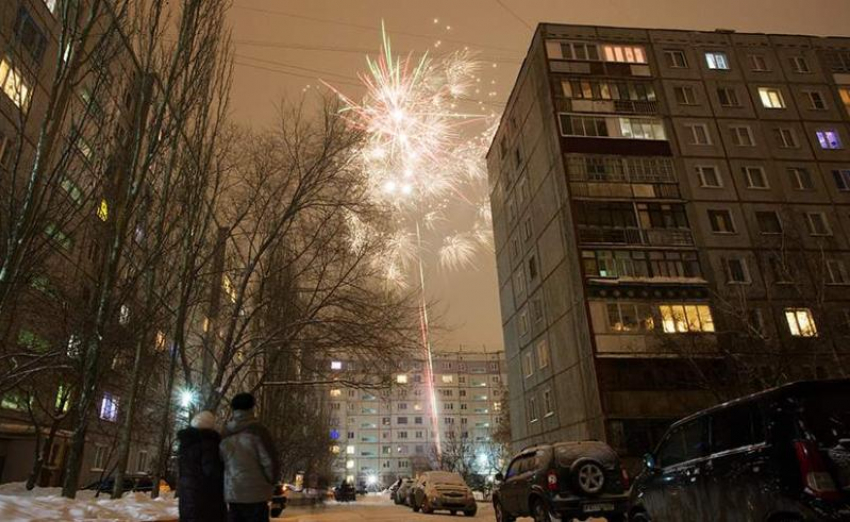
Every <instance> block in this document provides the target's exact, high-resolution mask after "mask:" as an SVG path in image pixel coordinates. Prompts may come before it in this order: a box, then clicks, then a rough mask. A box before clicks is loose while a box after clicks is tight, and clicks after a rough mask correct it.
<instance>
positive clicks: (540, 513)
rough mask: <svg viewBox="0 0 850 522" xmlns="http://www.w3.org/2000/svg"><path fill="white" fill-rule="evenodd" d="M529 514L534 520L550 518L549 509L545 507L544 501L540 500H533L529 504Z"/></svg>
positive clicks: (538, 521)
mask: <svg viewBox="0 0 850 522" xmlns="http://www.w3.org/2000/svg"><path fill="white" fill-rule="evenodd" d="M531 516H532V518H533V519H534V522H550V521H551V520H552V518H551V517H550V516H549V510H548V509H546V503H545V502H543V501H542V500H535V501H534V504H533V505H532V506H531Z"/></svg>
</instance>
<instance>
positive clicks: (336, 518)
mask: <svg viewBox="0 0 850 522" xmlns="http://www.w3.org/2000/svg"><path fill="white" fill-rule="evenodd" d="M495 519H496V517H495V515H494V514H493V507H492V506H491V505H490V504H488V503H481V502H479V503H478V514H477V515H476V516H475V517H473V518H469V517H465V516H463V515H462V514H459V515H455V516H451V515H450V514H449V513H448V512H443V511H438V512H437V513H434V514H431V515H425V514H423V513H414V512H413V511H412V510H411V509H410V508H409V507H407V506H396V505H394V504H393V503H392V501H391V500H389V498H388V497H385V496H383V495H381V496H378V495H375V496H368V497H366V498H365V499H363V498H362V497H358V501H357V502H352V503H350V504H343V503H336V502H330V503H329V504H327V505H325V506H323V507H319V508H312V509H311V508H300V507H299V508H292V509H287V510H286V511H285V512H284V515H283V517H282V518H278V519H275V520H285V521H287V522H349V521H359V520H368V521H369V522H407V521H422V522H426V521H427V522H431V521H433V522H439V521H445V520H455V521H458V522H459V521H461V520H495Z"/></svg>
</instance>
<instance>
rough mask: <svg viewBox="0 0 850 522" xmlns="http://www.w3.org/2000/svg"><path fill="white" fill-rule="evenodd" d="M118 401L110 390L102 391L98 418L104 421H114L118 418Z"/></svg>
mask: <svg viewBox="0 0 850 522" xmlns="http://www.w3.org/2000/svg"><path fill="white" fill-rule="evenodd" d="M118 403H119V399H118V397H117V396H115V395H113V394H112V393H110V392H104V394H103V398H102V399H101V400H100V412H99V416H100V418H101V419H102V420H105V421H109V422H116V421H117V420H118Z"/></svg>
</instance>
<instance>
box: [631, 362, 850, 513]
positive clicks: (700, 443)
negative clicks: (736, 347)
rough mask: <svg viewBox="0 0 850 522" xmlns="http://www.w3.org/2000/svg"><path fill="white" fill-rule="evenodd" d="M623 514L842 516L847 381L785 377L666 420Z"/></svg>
mask: <svg viewBox="0 0 850 522" xmlns="http://www.w3.org/2000/svg"><path fill="white" fill-rule="evenodd" d="M644 465H645V466H644V470H643V471H642V472H641V474H640V475H639V476H638V477H637V478H636V480H635V481H634V484H633V488H632V492H631V507H630V520H632V521H637V522H648V521H677V520H682V521H688V522H700V521H705V522H714V521H738V520H740V521H759V522H761V521H765V522H789V521H795V522H802V521H810V520H827V521H832V520H845V521H846V520H850V379H842V380H831V381H806V382H797V383H792V384H787V385H785V386H781V387H778V388H773V389H770V390H766V391H763V392H759V393H756V394H753V395H750V396H747V397H743V398H740V399H736V400H733V401H730V402H726V403H724V404H721V405H719V406H715V407H712V408H709V409H707V410H703V411H701V412H698V413H696V414H694V415H691V416H690V417H687V418H685V419H682V420H680V421H678V422H676V423H674V424H673V425H672V426H671V427H670V429H669V430H668V431H667V433H666V434H665V435H664V437H663V438H662V440H661V442H660V443H659V444H658V446H657V448H656V449H655V451H654V452H653V453H651V454H647V455H646V456H645V457H644Z"/></svg>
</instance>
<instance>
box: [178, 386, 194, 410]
mask: <svg viewBox="0 0 850 522" xmlns="http://www.w3.org/2000/svg"><path fill="white" fill-rule="evenodd" d="M197 400H198V394H197V393H195V392H194V391H193V390H189V389H184V390H181V391H180V407H181V408H183V409H189V408H190V407H191V406H192V405H193V404H195V402H197Z"/></svg>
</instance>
